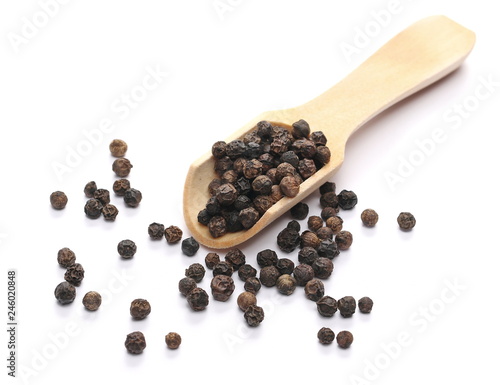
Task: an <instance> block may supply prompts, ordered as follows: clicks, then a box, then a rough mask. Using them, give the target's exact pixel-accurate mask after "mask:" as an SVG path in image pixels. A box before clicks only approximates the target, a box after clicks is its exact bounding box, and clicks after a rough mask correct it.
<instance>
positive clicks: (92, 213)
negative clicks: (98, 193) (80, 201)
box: [83, 198, 102, 219]
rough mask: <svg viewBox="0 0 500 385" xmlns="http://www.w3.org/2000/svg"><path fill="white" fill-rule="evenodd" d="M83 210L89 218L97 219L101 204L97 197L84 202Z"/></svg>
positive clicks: (99, 214)
mask: <svg viewBox="0 0 500 385" xmlns="http://www.w3.org/2000/svg"><path fill="white" fill-rule="evenodd" d="M83 211H84V212H85V215H87V217H89V218H90V219H97V218H99V217H100V216H101V212H102V204H101V202H99V201H98V200H97V199H94V198H91V199H89V200H88V201H87V203H86V204H85V207H84V208H83Z"/></svg>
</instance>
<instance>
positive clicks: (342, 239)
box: [335, 230, 352, 250]
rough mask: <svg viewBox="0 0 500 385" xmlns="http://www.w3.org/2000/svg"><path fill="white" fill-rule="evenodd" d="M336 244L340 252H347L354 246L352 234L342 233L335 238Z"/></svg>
mask: <svg viewBox="0 0 500 385" xmlns="http://www.w3.org/2000/svg"><path fill="white" fill-rule="evenodd" d="M335 243H336V244H337V246H338V248H339V250H347V249H348V248H349V247H351V245H352V234H351V233H350V232H349V231H345V230H343V231H341V232H339V233H338V234H337V235H336V236H335Z"/></svg>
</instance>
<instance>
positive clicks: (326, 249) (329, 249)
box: [317, 239, 340, 259]
mask: <svg viewBox="0 0 500 385" xmlns="http://www.w3.org/2000/svg"><path fill="white" fill-rule="evenodd" d="M317 251H318V255H319V256H320V257H325V258H328V259H333V258H335V257H336V256H338V255H339V254H340V250H339V248H338V246H337V244H336V243H335V242H334V241H331V240H329V239H323V240H322V241H321V242H320V243H319V246H318V249H317Z"/></svg>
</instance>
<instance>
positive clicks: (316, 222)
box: [307, 215, 323, 232]
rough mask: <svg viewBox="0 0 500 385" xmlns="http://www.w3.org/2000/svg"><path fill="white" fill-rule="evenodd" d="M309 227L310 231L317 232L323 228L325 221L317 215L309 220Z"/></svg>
mask: <svg viewBox="0 0 500 385" xmlns="http://www.w3.org/2000/svg"><path fill="white" fill-rule="evenodd" d="M307 227H308V228H309V230H311V231H313V232H316V231H318V230H319V229H320V228H322V227H323V219H321V217H318V216H317V215H312V216H310V217H309V218H308V219H307Z"/></svg>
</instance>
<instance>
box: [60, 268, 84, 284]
mask: <svg viewBox="0 0 500 385" xmlns="http://www.w3.org/2000/svg"><path fill="white" fill-rule="evenodd" d="M84 275H85V270H84V269H83V267H82V265H80V264H79V263H75V264H74V265H72V266H70V267H68V269H67V270H66V273H65V274H64V279H65V280H66V281H67V282H69V283H71V284H72V285H73V286H79V285H80V283H81V282H82V280H83V277H84Z"/></svg>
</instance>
